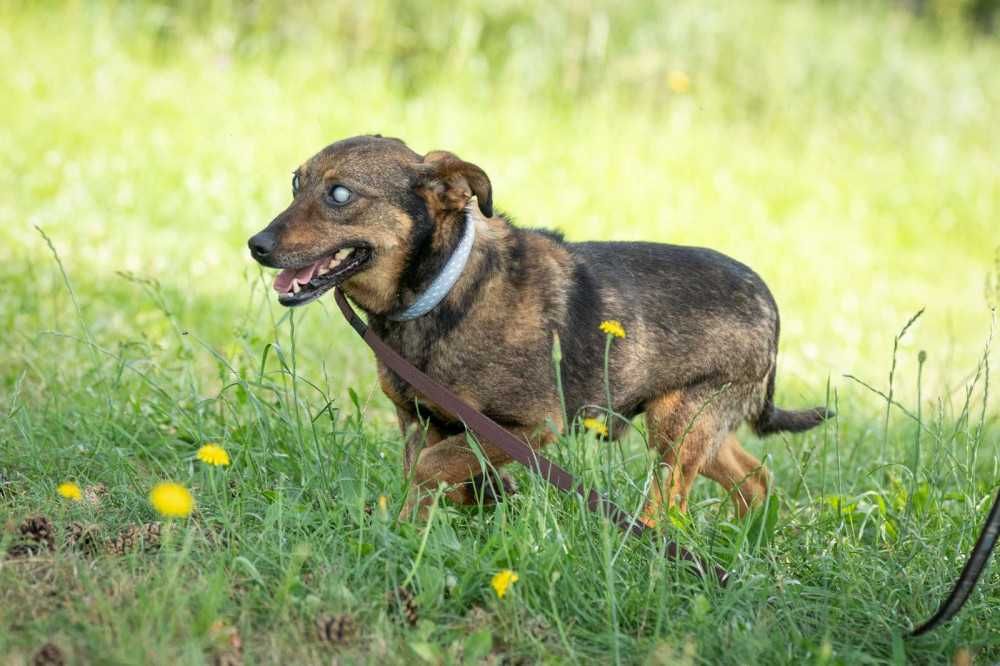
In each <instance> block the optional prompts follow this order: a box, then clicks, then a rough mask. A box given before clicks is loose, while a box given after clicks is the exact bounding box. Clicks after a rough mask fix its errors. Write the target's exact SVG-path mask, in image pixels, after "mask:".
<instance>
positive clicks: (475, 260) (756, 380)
mask: <svg viewBox="0 0 1000 666" xmlns="http://www.w3.org/2000/svg"><path fill="white" fill-rule="evenodd" d="M292 195H293V201H292V203H291V205H290V206H289V207H288V208H287V209H286V210H285V211H284V212H283V213H281V214H280V215H278V216H277V217H276V218H275V219H274V220H273V221H272V222H271V223H270V224H269V225H268V226H267V228H265V229H264V230H263V231H261V232H260V233H258V234H256V235H254V236H253V237H252V238H251V239H250V241H249V245H250V250H251V253H252V254H253V256H254V258H255V259H256V260H257V261H259V262H260V263H261V264H263V265H265V266H270V267H274V268H282V269H285V270H283V271H282V272H281V273H280V274H279V275H278V277H277V278H276V279H275V284H274V287H275V289H276V290H277V291H278V292H279V301H280V302H281V304H283V305H286V306H296V305H302V304H305V303H308V302H310V301H312V300H314V299H316V298H318V297H319V296H320V295H322V294H323V293H325V292H326V291H328V290H329V289H331V288H332V287H334V286H339V287H340V288H341V289H343V290H344V293H345V294H346V295H347V296H348V297H349V298H350V299H351V300H352V301H353V302H354V303H356V304H357V305H358V306H359V307H361V308H362V309H363V310H364V311H365V312H366V313H367V315H368V320H369V325H370V326H371V327H372V329H373V330H374V332H375V333H377V334H378V335H379V336H380V337H382V338H383V339H384V340H385V342H387V343H388V344H389V345H390V346H391V347H393V348H394V349H396V350H397V351H398V352H399V353H400V354H402V355H403V356H404V357H405V358H406V359H407V360H409V361H410V362H411V363H412V364H413V365H415V366H416V367H418V368H420V369H421V370H423V371H424V372H425V373H427V374H428V375H430V376H431V377H433V378H434V379H436V380H438V381H439V382H441V383H442V384H444V385H446V386H448V387H450V388H451V389H452V390H453V391H455V393H457V394H458V395H459V396H460V397H462V398H463V399H464V400H465V401H466V402H468V403H469V404H470V405H472V406H473V407H475V408H476V409H478V410H480V411H482V412H483V413H485V414H486V415H488V416H490V417H491V418H493V419H494V420H495V421H497V422H498V423H500V424H502V425H504V426H505V427H506V428H507V429H509V430H510V431H511V432H513V433H515V434H516V435H520V436H522V437H524V439H525V440H526V441H528V442H529V443H530V444H531V445H532V446H536V447H540V446H543V445H545V444H546V443H547V442H548V441H550V440H551V439H552V438H553V437H554V434H553V427H552V426H553V424H554V425H555V427H556V428H557V429H558V428H561V427H564V426H565V424H564V423H563V421H564V418H563V414H564V413H565V414H568V415H569V417H570V418H571V419H572V418H573V417H574V416H576V415H578V414H581V413H587V410H588V409H589V410H594V409H597V410H600V407H599V406H601V405H604V406H606V405H607V399H606V396H605V382H604V373H603V359H604V346H605V334H604V333H603V332H602V331H601V330H599V327H600V324H601V322H602V321H604V320H617V321H619V322H621V325H622V326H623V328H624V330H625V331H626V336H625V337H624V338H622V339H619V340H616V341H615V343H614V344H613V345H612V346H611V353H610V370H609V375H610V386H611V393H612V396H611V398H612V402H613V408H614V411H615V412H616V413H617V414H620V415H622V416H624V417H626V418H631V417H634V416H636V415H638V414H640V413H645V414H646V422H647V428H648V435H649V441H650V443H651V444H652V445H654V446H656V447H657V448H658V449H659V450H660V451H661V452H662V454H663V460H664V463H665V464H666V469H668V470H669V471H668V473H667V474H666V478H664V479H662V482H661V480H659V479H657V480H656V482H655V483H654V484H653V486H652V492H651V497H650V501H649V504H648V505H647V507H646V511H645V513H644V519H645V520H646V522H647V523H648V524H653V523H654V522H655V520H656V517H657V515H658V514H659V511H660V507H661V505H662V503H663V502H664V501H666V502H667V503H668V504H669V505H674V504H677V505H678V506H679V508H680V509H681V510H684V509H685V508H686V505H687V496H688V492H689V491H690V489H691V485H692V483H693V482H694V480H695V478H696V477H697V476H698V474H703V475H705V476H707V477H709V478H710V479H714V480H715V481H717V482H719V483H720V484H722V486H723V487H724V488H725V489H726V490H727V491H729V492H730V494H731V496H732V498H733V501H734V503H735V505H736V508H737V511H738V512H739V513H740V514H743V513H745V512H746V511H747V509H748V508H749V507H750V506H751V505H752V504H754V503H757V502H759V501H761V500H762V499H763V498H764V496H765V495H766V493H767V487H768V474H767V471H766V469H765V468H764V467H763V466H762V464H761V463H760V461H758V460H757V459H756V458H755V457H754V456H752V455H751V454H750V453H748V452H747V451H745V450H744V449H743V447H742V446H740V443H739V441H738V440H737V439H736V437H735V436H734V434H733V432H734V430H736V428H737V427H739V425H740V424H741V423H743V422H744V421H746V422H748V423H749V424H750V426H751V427H752V428H753V430H754V431H755V432H756V433H758V434H760V435H767V434H770V433H775V432H781V431H789V432H797V431H802V430H807V429H809V428H812V427H813V426H815V425H817V424H818V423H820V421H822V420H823V418H824V417H825V416H826V415H827V412H826V410H824V409H822V408H815V409H809V410H804V411H791V412H790V411H785V410H782V409H779V408H777V407H776V406H775V405H774V402H773V400H772V396H773V394H774V375H775V357H776V354H777V351H778V308H777V306H776V305H775V302H774V298H773V297H772V296H771V293H770V291H768V288H767V286H766V285H765V284H764V282H763V281H762V280H761V279H760V277H759V276H758V275H757V274H756V273H754V272H753V271H752V270H750V269H749V268H748V267H746V266H744V265H743V264H741V263H739V262H737V261H734V260H733V259H730V258H729V257H726V256H724V255H722V254H720V253H718V252H715V251H713V250H708V249H704V248H693V247H680V246H676V245H665V244H656V243H619V242H606V243H597V242H593V243H568V242H566V241H564V240H563V239H562V237H561V236H560V235H558V234H556V233H553V232H550V231H542V230H534V229H523V228H519V227H516V226H514V225H513V224H511V222H510V221H509V220H508V219H507V218H505V217H504V216H503V215H500V214H494V210H493V193H492V190H491V185H490V180H489V178H488V177H487V175H486V174H485V173H484V172H483V170H482V169H480V168H479V167H477V166H475V165H474V164H470V163H469V162H465V161H463V160H461V159H459V158H458V157H456V156H455V155H453V154H451V153H448V152H444V151H434V152H431V153H428V154H427V155H424V156H421V155H419V154H417V153H415V152H414V151H412V150H411V149H410V148H408V147H407V146H406V144H404V143H403V142H402V141H400V140H398V139H389V138H383V137H381V136H378V135H375V136H360V137H354V138H351V139H345V140H343V141H339V142H337V143H334V144H332V145H330V146H327V147H326V148H324V149H323V150H322V151H320V152H319V153H318V154H317V155H315V156H314V157H312V158H311V159H310V160H308V161H307V162H306V163H305V164H303V165H302V166H300V167H299V168H298V169H297V170H296V171H295V174H294V176H293V181H292ZM473 197H474V198H475V200H476V201H475V203H473V202H472V199H473ZM466 224H474V225H475V229H474V231H475V240H474V244H473V246H472V250H471V254H470V255H469V258H468V261H467V263H466V265H465V266H464V270H463V271H462V272H461V274H460V277H459V278H458V281H457V282H456V283H455V284H454V286H453V287H452V288H451V289H450V290H449V291H448V292H447V294H446V295H445V296H444V298H443V300H442V301H441V302H440V303H439V304H438V305H437V306H436V307H434V308H433V309H432V310H431V311H430V312H428V313H427V314H425V315H423V316H420V317H418V318H416V319H413V320H410V321H395V320H394V318H393V315H394V313H398V312H400V311H402V310H403V309H405V308H406V307H407V306H408V305H410V304H411V303H413V301H414V300H415V299H417V298H418V297H419V296H420V295H421V294H423V293H424V291H425V290H426V289H427V287H428V285H429V284H431V283H432V281H434V279H435V277H436V276H437V275H438V273H439V272H441V270H442V267H443V266H445V264H446V262H447V261H448V259H449V257H451V256H452V253H453V252H455V249H456V247H457V246H458V245H459V243H460V241H461V239H462V238H463V233H464V229H465V227H466ZM555 335H558V336H559V339H560V341H561V347H562V359H563V360H562V366H561V375H562V386H563V392H564V398H565V408H566V409H565V412H564V411H563V406H562V403H561V401H560V396H559V394H558V391H557V385H556V378H555V373H554V371H553V367H552V363H551V359H552V346H553V340H554V336H555ZM379 379H380V382H381V386H382V390H383V391H384V392H385V394H386V395H387V396H388V397H389V399H390V400H392V402H393V403H394V404H395V406H396V412H397V414H398V417H399V424H400V427H401V429H402V430H403V432H404V434H405V435H406V436H407V442H406V451H405V454H404V460H405V462H404V465H405V468H406V471H407V473H410V472H411V470H412V473H413V475H414V479H415V482H416V487H417V488H418V489H424V490H427V489H433V488H436V487H437V485H438V484H439V483H440V482H445V483H447V484H451V487H452V489H451V491H450V492H449V496H450V497H451V498H452V499H453V500H455V501H458V502H461V503H472V502H475V501H476V499H475V498H476V495H477V491H476V484H475V483H474V482H473V481H472V480H473V479H474V478H480V479H481V478H482V477H480V476H479V475H480V474H481V466H480V463H479V461H478V459H477V457H476V454H475V453H474V452H473V451H472V450H471V449H470V448H469V446H468V445H467V442H466V436H465V431H464V428H463V426H462V423H461V422H458V421H456V420H455V419H454V418H453V417H452V416H451V415H450V414H448V413H446V412H444V411H443V410H441V409H440V408H439V407H438V406H437V405H434V404H431V403H429V402H428V401H426V400H425V399H423V398H422V397H421V396H419V395H416V394H415V393H414V391H413V390H412V389H411V388H410V387H409V386H408V385H406V384H404V383H403V382H402V381H401V380H400V379H399V377H397V376H396V375H395V374H393V373H392V372H391V371H389V370H387V369H386V368H385V367H384V366H383V365H382V364H381V363H380V364H379ZM591 413H592V414H593V413H600V412H599V411H597V412H593V411H591ZM615 423H616V424H618V425H619V427H612V428H611V430H612V432H611V436H612V437H614V436H615V435H616V434H619V433H618V432H616V431H621V430H623V428H622V427H621V424H622V423H623V422H622V421H621V420H618V421H615ZM482 449H483V453H484V454H485V455H486V457H487V458H488V459H489V461H490V463H491V464H492V465H493V466H494V467H499V466H500V465H503V464H505V463H507V462H509V458H507V457H506V456H505V454H503V452H501V451H500V450H499V449H497V448H495V447H492V446H490V444H489V443H483V445H482ZM417 497H420V498H421V499H420V501H421V502H425V501H426V498H427V495H426V494H419V493H418V494H415V495H414V498H417ZM411 506H412V501H411Z"/></svg>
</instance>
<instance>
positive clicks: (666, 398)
mask: <svg viewBox="0 0 1000 666" xmlns="http://www.w3.org/2000/svg"><path fill="white" fill-rule="evenodd" d="M646 427H647V428H648V431H649V442H650V445H652V446H655V447H656V448H657V449H658V450H659V451H660V452H662V455H663V462H664V464H665V466H666V467H667V468H668V469H669V471H668V472H667V478H666V479H663V480H660V479H659V478H654V479H653V484H652V486H651V490H650V498H649V501H648V502H647V504H646V508H645V510H644V511H643V515H642V520H643V522H644V523H646V525H649V526H650V527H652V526H654V525H656V523H657V519H658V517H659V515H660V513H661V511H662V506H663V504H664V503H666V504H667V506H677V507H678V508H679V509H680V510H681V511H687V500H688V494H689V493H690V492H691V486H692V484H693V483H694V480H695V479H696V478H698V474H699V473H700V472H701V470H702V467H703V466H704V465H705V463H706V462H707V461H708V460H709V459H710V458H711V457H712V456H713V455H714V454H715V450H716V449H718V448H719V446H720V444H721V437H722V433H721V432H720V427H719V421H718V418H717V417H716V414H715V410H714V409H713V408H712V406H711V405H709V404H707V403H706V401H705V393H704V392H703V391H691V392H688V391H673V392H671V393H667V394H665V395H663V396H660V397H659V398H656V399H654V400H651V401H650V402H648V403H647V404H646ZM654 477H658V475H655V474H654Z"/></svg>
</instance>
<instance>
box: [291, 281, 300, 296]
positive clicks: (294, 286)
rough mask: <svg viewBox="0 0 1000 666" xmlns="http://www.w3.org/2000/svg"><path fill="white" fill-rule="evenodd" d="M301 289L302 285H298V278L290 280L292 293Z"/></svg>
mask: <svg viewBox="0 0 1000 666" xmlns="http://www.w3.org/2000/svg"><path fill="white" fill-rule="evenodd" d="M300 291H302V287H300V286H299V281H298V280H292V293H293V294H297V293H299V292H300Z"/></svg>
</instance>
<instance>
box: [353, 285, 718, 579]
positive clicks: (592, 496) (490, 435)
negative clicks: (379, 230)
mask: <svg viewBox="0 0 1000 666" xmlns="http://www.w3.org/2000/svg"><path fill="white" fill-rule="evenodd" d="M335 298H336V301H337V305H338V306H340V311H341V312H342V313H343V314H344V317H345V318H346V319H347V322H348V323H349V324H350V325H351V328H353V329H354V330H355V331H357V333H358V335H360V336H361V338H362V339H363V340H364V341H365V344H367V345H368V346H369V347H371V349H372V351H373V352H375V357H376V358H377V359H378V360H379V361H381V362H382V363H384V364H385V365H386V367H388V368H389V369H390V370H392V371H393V372H395V373H396V374H397V375H399V376H400V378H402V379H403V381H405V382H406V383H407V384H409V385H410V386H412V387H413V388H414V389H416V390H417V391H418V392H419V393H421V394H422V395H423V396H424V397H426V398H427V399H429V400H431V401H433V402H434V403H436V404H437V405H438V406H440V407H442V408H443V409H445V410H446V411H448V412H450V413H451V414H453V415H454V416H456V417H458V418H459V419H461V420H462V422H463V423H465V425H466V427H467V428H469V429H470V430H472V431H473V432H475V433H476V434H477V435H478V436H479V437H481V438H482V439H484V440H486V441H488V442H490V443H491V444H493V445H494V446H497V447H499V448H501V449H503V451H504V453H506V454H507V455H509V456H510V457H511V458H512V459H514V460H516V461H517V462H519V463H521V464H522V465H524V466H525V467H527V468H528V469H530V470H531V471H532V472H534V473H535V474H536V475H538V476H540V477H541V478H542V479H544V480H545V481H548V482H549V483H550V484H552V485H553V486H555V487H556V488H558V489H559V490H561V491H563V492H565V493H570V494H573V493H576V494H578V495H580V496H581V497H583V498H584V499H586V501H587V502H586V503H587V508H589V509H590V510H591V511H593V512H594V513H597V514H600V515H603V516H605V517H606V518H608V519H609V520H611V521H612V522H613V523H615V525H617V526H618V527H619V528H620V529H621V530H622V531H623V532H625V533H626V534H629V535H631V536H634V537H640V536H642V535H643V534H644V533H645V532H646V529H647V528H646V526H645V525H644V524H643V523H641V522H639V521H637V520H636V519H634V518H632V517H631V516H629V515H628V514H627V513H625V512H624V511H622V510H621V509H620V508H619V507H618V506H617V505H616V504H615V503H614V502H612V501H611V500H609V499H608V498H606V497H604V496H602V495H601V494H600V493H598V492H597V491H596V490H593V489H591V490H590V491H589V492H588V491H587V490H586V489H585V488H584V487H583V484H581V483H579V482H577V480H576V479H575V478H574V477H573V475H572V474H570V473H569V472H567V471H566V470H564V469H563V468H562V467H560V466H559V465H557V464H555V463H554V462H552V461H551V460H549V459H548V458H545V457H544V456H542V455H539V454H538V452H536V451H535V450H534V449H532V448H531V447H530V446H528V444H527V443H525V442H523V441H521V440H520V439H519V438H517V437H515V436H514V435H513V434H511V433H510V431H508V430H507V429H505V428H504V427H503V426H501V425H500V424H498V423H497V422H496V421H494V420H493V419H491V418H490V417H488V416H486V415H485V414H483V413H481V412H479V411H477V410H476V409H474V408H473V407H471V406H470V405H468V404H466V403H465V402H463V401H462V399H461V398H459V397H458V396H457V395H455V394H454V393H453V392H452V391H451V390H450V389H448V388H447V387H446V386H444V385H442V384H439V383H438V382H436V381H434V380H433V379H431V378H430V377H428V376H427V375H426V374H424V373H423V372H421V371H420V370H418V369H417V368H416V367H414V366H413V364H412V363H410V362H409V361H407V360H406V359H405V358H403V357H402V356H400V355H399V353H398V352H396V350H394V349H392V348H391V347H390V346H389V345H387V344H386V343H385V342H383V341H382V339H381V338H379V337H378V336H377V335H375V333H374V332H373V331H372V330H371V329H370V328H369V327H368V325H367V324H365V322H363V321H362V320H361V318H360V317H358V315H357V313H356V312H354V309H353V308H352V307H351V305H350V304H349V303H348V302H347V298H346V297H345V296H344V294H343V292H342V291H341V290H340V289H337V290H336V293H335ZM664 556H665V557H667V558H668V559H671V560H684V561H687V562H690V563H691V564H692V565H693V566H694V567H695V569H696V570H697V572H698V575H699V576H701V577H704V575H705V571H706V570H707V569H709V568H711V570H712V572H713V573H714V574H715V577H716V578H717V579H718V581H719V583H721V584H722V585H725V584H726V583H727V582H728V578H729V573H728V572H727V571H726V570H725V569H723V568H722V567H720V566H718V565H711V567H706V566H705V564H704V563H703V562H702V561H701V560H700V559H699V558H698V557H697V556H695V555H694V554H693V553H691V551H689V550H687V549H686V548H684V547H683V546H680V545H678V544H677V543H675V542H674V541H671V540H669V539H667V540H666V542H665V544H664Z"/></svg>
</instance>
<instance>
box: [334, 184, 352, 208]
mask: <svg viewBox="0 0 1000 666" xmlns="http://www.w3.org/2000/svg"><path fill="white" fill-rule="evenodd" d="M330 199H331V200H332V201H333V202H334V203H337V204H345V203H347V202H348V201H350V200H351V191H350V190H349V189H347V188H346V187H344V186H343V185H334V186H333V187H331V188H330Z"/></svg>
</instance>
